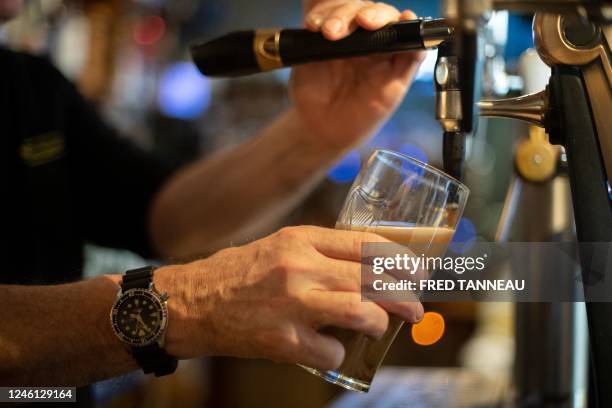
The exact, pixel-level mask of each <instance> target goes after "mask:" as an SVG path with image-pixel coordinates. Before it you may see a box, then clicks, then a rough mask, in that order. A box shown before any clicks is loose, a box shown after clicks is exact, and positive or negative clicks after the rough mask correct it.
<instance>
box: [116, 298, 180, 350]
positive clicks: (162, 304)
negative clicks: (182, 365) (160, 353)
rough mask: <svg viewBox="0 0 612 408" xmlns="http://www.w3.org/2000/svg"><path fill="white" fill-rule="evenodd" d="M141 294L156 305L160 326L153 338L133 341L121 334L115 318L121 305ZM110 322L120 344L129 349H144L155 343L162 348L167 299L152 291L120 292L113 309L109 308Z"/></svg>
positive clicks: (165, 326)
mask: <svg viewBox="0 0 612 408" xmlns="http://www.w3.org/2000/svg"><path fill="white" fill-rule="evenodd" d="M143 294H144V295H146V296H149V297H150V298H152V299H153V300H154V302H155V303H156V304H157V305H158V308H159V309H160V310H161V318H160V324H159V328H158V330H157V332H156V333H155V335H154V336H153V337H149V338H147V339H146V341H134V340H133V339H132V338H131V336H127V335H126V334H125V333H123V331H122V330H121V329H120V327H119V325H118V323H117V322H116V320H115V318H116V317H117V314H118V312H119V307H120V305H121V304H123V303H124V302H126V301H127V300H129V299H130V298H132V297H133V296H137V295H143ZM110 321H111V328H112V329H113V332H114V333H115V335H116V336H117V337H118V338H119V340H121V342H123V343H124V344H127V345H128V346H130V347H145V346H149V345H151V344H155V343H158V344H159V345H160V346H163V336H164V333H165V332H166V328H167V327H168V306H167V298H166V296H164V295H161V294H159V293H158V292H157V291H155V290H154V289H143V288H133V289H130V290H127V291H125V292H121V293H120V296H118V298H117V300H116V301H115V303H114V304H113V307H112V308H111V312H110Z"/></svg>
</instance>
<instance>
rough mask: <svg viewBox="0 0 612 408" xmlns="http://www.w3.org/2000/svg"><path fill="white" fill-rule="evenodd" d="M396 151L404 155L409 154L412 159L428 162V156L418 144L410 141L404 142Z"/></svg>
mask: <svg viewBox="0 0 612 408" xmlns="http://www.w3.org/2000/svg"><path fill="white" fill-rule="evenodd" d="M397 151H398V152H399V153H401V154H405V155H406V156H410V157H412V158H414V159H417V160H419V161H422V162H423V163H426V164H428V163H429V158H428V157H427V153H425V151H424V150H423V149H421V148H420V147H419V146H417V145H415V144H412V143H405V144H403V145H401V146H400V147H399V148H398V149H397Z"/></svg>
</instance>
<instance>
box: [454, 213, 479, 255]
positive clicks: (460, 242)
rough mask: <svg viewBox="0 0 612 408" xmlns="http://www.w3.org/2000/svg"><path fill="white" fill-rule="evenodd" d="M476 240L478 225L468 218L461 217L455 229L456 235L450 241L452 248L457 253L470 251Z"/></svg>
mask: <svg viewBox="0 0 612 408" xmlns="http://www.w3.org/2000/svg"><path fill="white" fill-rule="evenodd" d="M475 242H476V227H475V226H474V223H473V222H472V221H470V220H469V219H467V218H465V217H464V218H461V219H460V220H459V223H458V224H457V228H456V229H455V235H453V240H452V241H451V243H450V246H449V248H450V250H451V251H453V252H454V253H456V254H462V253H464V252H466V251H469V250H470V248H472V246H473V245H474V243H475Z"/></svg>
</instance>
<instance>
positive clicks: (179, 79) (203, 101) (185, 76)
mask: <svg viewBox="0 0 612 408" xmlns="http://www.w3.org/2000/svg"><path fill="white" fill-rule="evenodd" d="M210 99H211V88H210V81H209V80H208V79H207V78H206V77H204V76H203V75H202V74H200V72H199V71H198V69H197V68H196V67H195V65H193V64H192V63H190V62H177V63H175V64H172V65H170V66H168V68H166V69H165V70H164V72H163V73H162V76H161V78H160V80H159V96H158V103H159V109H160V110H161V112H162V113H163V114H164V115H166V116H170V117H173V118H178V119H185V120H189V119H195V118H197V117H198V116H200V115H201V114H202V113H203V112H204V111H205V110H206V109H207V108H208V106H209V105H210Z"/></svg>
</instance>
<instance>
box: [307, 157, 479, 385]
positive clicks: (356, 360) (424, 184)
mask: <svg viewBox="0 0 612 408" xmlns="http://www.w3.org/2000/svg"><path fill="white" fill-rule="evenodd" d="M468 194H469V190H468V188H467V187H466V186H465V185H463V184H462V183H460V182H459V181H457V180H455V179H453V178H452V177H450V176H448V175H447V174H445V173H444V172H442V171H440V170H438V169H435V168H433V167H431V166H429V165H427V164H424V163H421V162H419V161H418V160H415V159H412V158H410V157H407V156H404V155H402V154H399V153H395V152H392V151H389V150H375V151H374V152H373V153H372V155H371V156H370V158H369V160H368V161H367V163H366V164H365V165H364V166H363V168H362V169H361V171H360V173H359V175H358V176H357V178H356V180H355V182H354V183H353V186H352V187H351V190H350V192H349V194H348V196H347V198H346V201H345V202H344V206H343V208H342V210H341V212H340V216H339V217H338V221H337V222H336V228H337V229H343V230H353V231H367V232H370V233H375V234H378V235H380V236H383V237H385V238H387V239H389V240H390V241H393V242H395V243H396V244H398V245H399V246H401V247H404V248H406V249H407V250H411V249H414V250H415V252H416V251H417V249H416V248H418V253H419V255H423V256H442V255H444V252H445V250H446V247H447V245H448V243H449V242H450V240H451V238H452V236H453V233H454V231H455V227H456V225H457V222H458V221H459V218H460V217H461V214H462V212H463V209H464V207H465V203H466V201H467V197H468ZM415 300H416V299H415ZM402 324H403V321H402V320H401V319H400V318H399V317H397V316H394V315H391V316H390V317H389V326H388V328H387V331H386V332H385V334H384V335H383V336H382V337H381V338H380V339H378V340H376V339H373V338H371V337H368V336H367V335H365V334H362V333H358V332H355V331H352V330H347V329H340V328H325V329H323V330H324V331H325V333H326V334H329V335H332V336H334V337H336V338H337V339H338V340H339V341H340V342H341V343H342V344H343V346H344V348H345V357H344V361H343V363H342V365H340V367H339V368H338V369H336V370H329V371H322V370H318V369H314V368H310V367H304V368H305V369H306V370H308V371H310V372H311V373H313V374H316V375H318V376H320V377H322V378H324V379H325V380H327V381H329V382H332V383H334V384H338V385H340V386H342V387H345V388H347V389H349V390H353V391H361V392H367V391H368V390H369V388H370V384H371V382H372V379H373V378H374V374H375V373H376V370H377V369H378V367H379V366H380V364H381V363H382V360H383V359H384V357H385V354H386V353H387V350H388V349H389V347H390V346H391V343H392V342H393V340H394V339H395V336H396V335H397V333H398V331H399V330H400V328H401V327H402Z"/></svg>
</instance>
